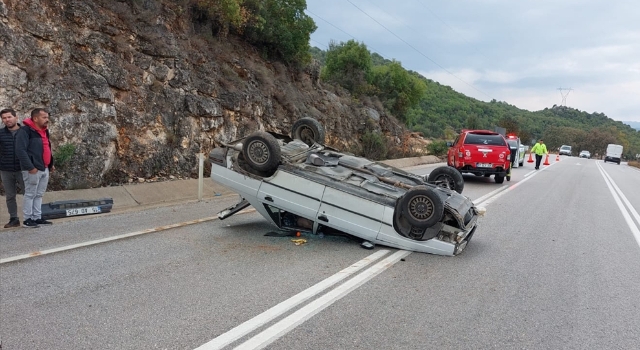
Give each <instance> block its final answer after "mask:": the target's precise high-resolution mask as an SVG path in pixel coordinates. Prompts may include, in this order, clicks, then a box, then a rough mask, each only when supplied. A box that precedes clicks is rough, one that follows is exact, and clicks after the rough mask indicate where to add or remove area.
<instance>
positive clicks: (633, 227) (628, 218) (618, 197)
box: [596, 163, 640, 246]
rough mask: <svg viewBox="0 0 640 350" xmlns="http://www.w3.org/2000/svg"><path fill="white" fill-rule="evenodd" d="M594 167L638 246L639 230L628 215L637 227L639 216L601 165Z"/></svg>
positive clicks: (639, 243)
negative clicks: (635, 221) (596, 168)
mask: <svg viewBox="0 0 640 350" xmlns="http://www.w3.org/2000/svg"><path fill="white" fill-rule="evenodd" d="M596 165H597V166H598V170H599V171H600V174H601V175H602V177H603V178H604V182H605V183H606V184H607V187H608V188H609V191H610V192H611V195H613V199H614V200H615V201H616V204H617V205H618V209H620V212H621V213H622V216H623V217H624V220H625V221H626V222H627V226H629V229H630V230H631V233H633V236H634V237H635V239H636V242H637V243H638V246H640V229H638V226H637V225H636V224H635V223H634V222H633V219H632V218H631V215H629V213H631V214H632V215H633V217H634V218H635V219H636V220H637V221H638V224H639V225H640V215H638V212H637V211H636V210H635V209H634V208H633V206H632V205H631V203H629V201H628V200H627V197H626V196H625V195H624V194H623V193H622V191H620V188H619V187H618V185H616V183H615V182H614V181H613V179H612V178H611V177H610V176H609V174H607V172H606V171H605V170H604V169H603V167H602V165H601V164H599V163H596ZM623 201H624V204H626V205H627V207H628V210H629V211H628V212H627V209H625V207H624V204H622V202H623Z"/></svg>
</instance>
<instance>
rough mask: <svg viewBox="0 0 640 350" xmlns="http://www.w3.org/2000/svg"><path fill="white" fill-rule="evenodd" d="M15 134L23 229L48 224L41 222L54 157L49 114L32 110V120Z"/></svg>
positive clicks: (40, 110) (26, 120)
mask: <svg viewBox="0 0 640 350" xmlns="http://www.w3.org/2000/svg"><path fill="white" fill-rule="evenodd" d="M23 124H24V126H22V128H20V130H18V133H17V134H16V155H17V157H18V159H20V169H21V170H22V179H23V180H24V186H25V188H24V199H23V204H24V205H23V212H24V222H23V223H22V226H24V227H38V225H51V222H50V221H47V220H43V219H42V209H41V207H42V196H43V195H44V192H45V191H46V190H47V184H48V183H49V171H53V170H54V169H55V168H54V167H53V155H52V152H51V141H50V139H49V130H48V129H47V126H48V125H49V113H48V112H47V111H45V110H44V109H42V108H36V109H34V110H33V111H31V119H25V120H24V122H23Z"/></svg>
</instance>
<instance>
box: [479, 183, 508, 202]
mask: <svg viewBox="0 0 640 350" xmlns="http://www.w3.org/2000/svg"><path fill="white" fill-rule="evenodd" d="M507 187H509V186H507V185H504V186H502V187H499V188H497V189H495V190H493V191H491V192H489V193H487V194H485V195H484V196H482V197H480V198H477V199H475V200H474V201H473V202H474V203H476V202H477V203H480V202H482V201H483V200H485V199H487V198H489V197H491V196H493V195H495V194H497V193H498V192H500V191H502V190H505V189H506V188H507Z"/></svg>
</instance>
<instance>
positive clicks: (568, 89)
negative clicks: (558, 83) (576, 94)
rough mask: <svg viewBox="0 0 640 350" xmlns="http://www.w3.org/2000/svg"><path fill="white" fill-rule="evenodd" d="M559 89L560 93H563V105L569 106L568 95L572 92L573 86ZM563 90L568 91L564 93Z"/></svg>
mask: <svg viewBox="0 0 640 350" xmlns="http://www.w3.org/2000/svg"><path fill="white" fill-rule="evenodd" d="M558 90H560V95H562V105H563V106H565V107H566V106H567V96H569V93H570V92H571V90H573V89H572V88H561V87H560V88H558ZM563 91H566V93H564V92H563Z"/></svg>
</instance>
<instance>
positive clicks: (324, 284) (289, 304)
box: [196, 250, 389, 350]
mask: <svg viewBox="0 0 640 350" xmlns="http://www.w3.org/2000/svg"><path fill="white" fill-rule="evenodd" d="M387 253H389V251H388V250H380V251H378V252H376V253H374V254H371V255H369V256H368V257H366V258H364V259H362V260H360V261H358V262H357V263H355V264H353V265H351V266H349V267H347V268H346V269H344V270H342V271H340V272H338V273H336V274H335V275H333V276H331V277H329V278H327V279H325V280H324V281H321V282H319V283H317V284H316V285H314V286H312V287H310V288H308V289H306V290H304V291H302V292H300V293H298V294H296V295H294V296H293V297H291V298H289V299H287V300H285V301H283V302H281V303H280V304H278V305H276V306H274V307H272V308H270V309H269V310H267V311H265V312H263V313H261V314H260V315H258V316H256V317H254V318H252V319H250V320H248V321H246V322H244V323H243V324H241V325H239V326H237V327H235V328H233V329H231V330H230V331H228V332H226V333H224V334H222V335H220V336H218V337H217V338H215V339H213V340H211V341H209V342H208V343H206V344H203V345H201V346H199V347H198V348H196V350H214V349H222V348H223V347H225V346H227V345H229V344H231V343H233V342H234V341H236V340H238V339H240V338H242V337H244V336H245V335H247V334H249V333H250V332H252V331H254V330H256V329H257V328H259V327H262V326H263V325H265V324H266V323H267V322H269V321H271V320H273V319H274V318H276V317H278V316H280V315H282V314H284V313H285V312H287V311H289V310H291V309H292V308H294V307H295V306H297V305H298V304H300V303H302V302H304V301H305V300H307V299H309V298H311V297H313V296H315V295H317V294H319V293H320V292H322V291H324V290H325V289H327V288H329V287H331V286H333V285H334V284H336V283H338V282H340V281H342V280H344V279H345V278H347V277H349V276H351V275H353V274H354V273H356V272H358V271H360V270H361V269H363V268H364V267H366V266H367V265H369V264H371V263H373V262H374V261H376V260H378V259H380V258H381V257H383V256H384V255H386V254H387Z"/></svg>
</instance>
